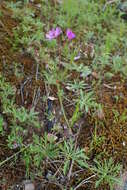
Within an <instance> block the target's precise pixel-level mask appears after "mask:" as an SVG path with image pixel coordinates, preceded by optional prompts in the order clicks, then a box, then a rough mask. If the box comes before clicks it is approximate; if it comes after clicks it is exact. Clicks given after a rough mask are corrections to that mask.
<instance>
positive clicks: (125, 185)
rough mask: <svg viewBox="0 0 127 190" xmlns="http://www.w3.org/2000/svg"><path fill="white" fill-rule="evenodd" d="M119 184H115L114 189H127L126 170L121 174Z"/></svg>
mask: <svg viewBox="0 0 127 190" xmlns="http://www.w3.org/2000/svg"><path fill="white" fill-rule="evenodd" d="M121 181H122V183H121V185H116V186H115V189H114V190H127V171H126V172H124V173H123V174H122V175H121Z"/></svg>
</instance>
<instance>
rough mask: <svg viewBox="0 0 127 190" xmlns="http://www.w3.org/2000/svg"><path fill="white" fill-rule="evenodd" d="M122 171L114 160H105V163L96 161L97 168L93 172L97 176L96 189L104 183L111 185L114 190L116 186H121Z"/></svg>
mask: <svg viewBox="0 0 127 190" xmlns="http://www.w3.org/2000/svg"><path fill="white" fill-rule="evenodd" d="M120 170H121V166H120V165H119V164H117V165H115V164H114V162H113V160H112V158H110V159H109V160H104V163H101V162H100V161H97V160H95V167H94V168H93V171H94V172H95V173H96V174H97V177H98V179H97V181H96V188H98V187H99V186H100V185H101V184H102V183H106V184H108V185H109V187H110V189H111V190H113V188H114V185H115V184H121V181H120V179H119V178H118V174H119V172H120Z"/></svg>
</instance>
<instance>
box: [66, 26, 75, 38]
mask: <svg viewBox="0 0 127 190" xmlns="http://www.w3.org/2000/svg"><path fill="white" fill-rule="evenodd" d="M66 35H67V37H68V39H69V40H72V39H74V38H75V37H76V35H75V33H73V32H72V30H71V29H69V28H68V29H67V30H66Z"/></svg>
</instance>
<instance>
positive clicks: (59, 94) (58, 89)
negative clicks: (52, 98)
mask: <svg viewBox="0 0 127 190" xmlns="http://www.w3.org/2000/svg"><path fill="white" fill-rule="evenodd" d="M57 91H58V98H59V102H60V107H61V110H62V113H63V116H64V119H65V121H66V124H67V126H68V127H69V128H70V124H69V121H68V119H67V117H66V114H65V111H64V107H63V102H62V97H61V92H60V86H59V84H57Z"/></svg>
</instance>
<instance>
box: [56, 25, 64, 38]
mask: <svg viewBox="0 0 127 190" xmlns="http://www.w3.org/2000/svg"><path fill="white" fill-rule="evenodd" d="M61 33H62V30H61V28H60V27H56V30H55V37H56V38H57V37H58V36H59V35H60V34H61Z"/></svg>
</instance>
